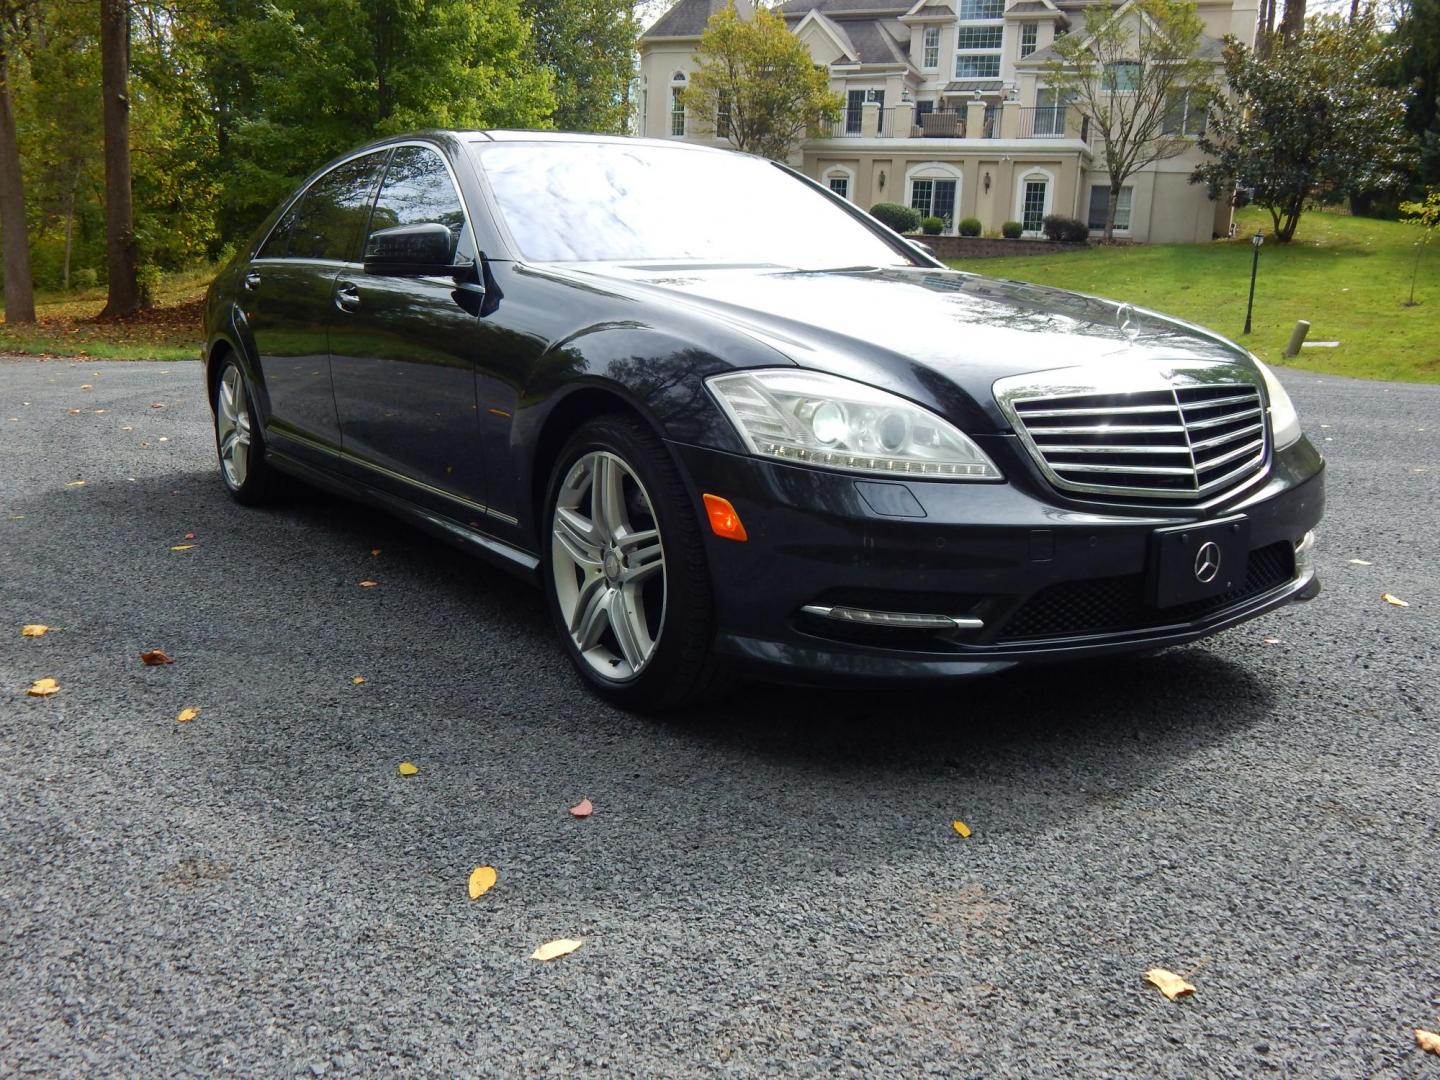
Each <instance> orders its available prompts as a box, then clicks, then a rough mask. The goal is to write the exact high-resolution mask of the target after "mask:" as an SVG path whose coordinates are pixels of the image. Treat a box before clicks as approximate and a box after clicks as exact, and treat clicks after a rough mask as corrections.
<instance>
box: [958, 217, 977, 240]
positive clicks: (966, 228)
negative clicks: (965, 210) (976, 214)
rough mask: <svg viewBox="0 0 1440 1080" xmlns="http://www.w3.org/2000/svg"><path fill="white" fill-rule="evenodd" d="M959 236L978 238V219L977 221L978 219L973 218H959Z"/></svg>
mask: <svg viewBox="0 0 1440 1080" xmlns="http://www.w3.org/2000/svg"><path fill="white" fill-rule="evenodd" d="M960 235H961V236H979V235H980V219H979V218H973V217H967V218H961V219H960Z"/></svg>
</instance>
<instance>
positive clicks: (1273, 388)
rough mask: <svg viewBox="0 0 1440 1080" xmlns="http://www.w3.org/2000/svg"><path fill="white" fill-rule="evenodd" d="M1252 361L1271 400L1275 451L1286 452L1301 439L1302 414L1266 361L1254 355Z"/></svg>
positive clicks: (1271, 421) (1271, 428) (1271, 427)
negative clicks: (1263, 379) (1296, 409)
mask: <svg viewBox="0 0 1440 1080" xmlns="http://www.w3.org/2000/svg"><path fill="white" fill-rule="evenodd" d="M1250 359H1251V360H1253V361H1254V362H1255V366H1256V367H1257V368H1259V369H1260V374H1261V375H1262V376H1264V378H1265V393H1266V396H1267V397H1269V399H1270V430H1271V431H1273V432H1274V433H1275V449H1276V450H1284V449H1285V447H1287V446H1289V445H1290V444H1291V443H1293V442H1296V441H1297V440H1298V439H1299V438H1300V414H1299V413H1297V412H1296V411H1295V403H1294V402H1293V401H1291V400H1290V395H1289V394H1287V393H1286V392H1285V388H1284V387H1283V386H1281V385H1280V380H1279V379H1277V378H1276V377H1275V373H1274V372H1273V371H1271V370H1270V368H1269V367H1267V366H1266V364H1265V361H1263V360H1261V359H1260V358H1259V357H1258V356H1256V355H1255V354H1254V353H1251V354H1250Z"/></svg>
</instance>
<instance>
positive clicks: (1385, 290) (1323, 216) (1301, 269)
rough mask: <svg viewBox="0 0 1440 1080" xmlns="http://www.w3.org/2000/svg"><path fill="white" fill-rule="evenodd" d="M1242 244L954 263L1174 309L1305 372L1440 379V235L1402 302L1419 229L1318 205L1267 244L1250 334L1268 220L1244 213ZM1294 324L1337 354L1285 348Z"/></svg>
mask: <svg viewBox="0 0 1440 1080" xmlns="http://www.w3.org/2000/svg"><path fill="white" fill-rule="evenodd" d="M1237 218H1238V221H1239V225H1240V232H1239V236H1238V238H1237V239H1235V240H1221V241H1216V242H1214V243H1210V244H1157V245H1153V246H1152V245H1134V246H1123V247H1106V248H1095V249H1094V250H1092V251H1085V252H1079V253H1071V254H1056V255H1033V256H1016V257H1013V258H1006V259H974V260H971V261H969V262H963V263H962V262H952V263H951V264H950V265H952V266H955V267H957V268H959V269H962V270H973V271H974V272H976V273H980V274H989V275H992V276H996V277H1009V278H1017V279H1019V280H1021V281H1033V282H1037V283H1040V284H1044V285H1058V286H1060V287H1062V288H1066V289H1075V290H1078V291H1079V292H1086V293H1093V294H1095V295H1097V296H1108V297H1114V298H1116V299H1121V300H1128V301H1130V302H1131V303H1134V304H1138V305H1141V306H1144V307H1149V308H1154V309H1156V310H1158V311H1163V312H1167V313H1169V314H1172V315H1178V316H1180V317H1181V318H1184V319H1189V320H1190V321H1192V322H1197V323H1200V324H1201V325H1203V326H1208V327H1210V328H1211V329H1213V330H1215V331H1217V332H1219V333H1221V334H1224V335H1225V336H1226V337H1228V338H1231V339H1233V340H1235V341H1238V342H1240V343H1242V344H1243V345H1245V346H1246V347H1247V348H1250V349H1252V350H1253V351H1254V352H1255V353H1256V354H1257V355H1259V356H1260V357H1261V358H1262V359H1264V360H1266V361H1269V362H1274V363H1276V364H1289V365H1292V366H1294V367H1299V368H1304V369H1306V370H1309V371H1322V372H1328V373H1331V374H1335V375H1353V376H1356V377H1359V378H1370V379H1395V380H1403V381H1409V382H1440V242H1435V243H1432V244H1431V245H1430V249H1429V250H1427V251H1425V252H1424V253H1423V255H1422V256H1421V264H1420V276H1419V279H1418V281H1417V282H1416V286H1415V299H1416V301H1417V303H1416V305H1415V306H1414V307H1407V306H1405V301H1406V299H1407V298H1408V296H1409V294H1410V273H1411V270H1412V269H1413V267H1414V265H1415V252H1416V247H1415V245H1416V242H1417V241H1418V240H1419V238H1420V237H1421V236H1422V235H1423V234H1422V233H1421V232H1420V230H1419V229H1418V228H1416V227H1414V226H1411V225H1405V224H1401V223H1399V222H1392V221H1374V220H1371V219H1369V218H1352V217H1349V216H1346V215H1341V214H1331V213H1321V212H1316V211H1311V212H1308V213H1306V214H1305V216H1304V217H1303V218H1301V219H1300V228H1299V229H1298V230H1297V233H1296V237H1295V240H1294V241H1292V242H1291V243H1289V244H1286V245H1281V244H1276V243H1274V242H1273V241H1267V242H1266V244H1265V246H1264V247H1263V248H1262V249H1261V251H1260V275H1259V279H1258V283H1257V285H1256V287H1255V315H1254V332H1253V333H1252V334H1251V335H1250V336H1249V337H1248V338H1247V337H1245V336H1244V335H1243V334H1242V333H1241V330H1242V329H1243V328H1244V326H1245V296H1246V292H1247V290H1248V289H1249V286H1250V254H1251V248H1250V237H1251V236H1252V235H1253V234H1254V232H1255V230H1256V229H1259V228H1263V229H1264V230H1265V232H1266V233H1267V234H1268V233H1269V232H1270V215H1269V214H1268V213H1266V212H1264V211H1262V210H1257V209H1254V208H1250V209H1246V210H1242V211H1240V213H1239V214H1238V215H1237ZM1296 319H1305V320H1307V321H1308V322H1309V323H1310V337H1309V340H1310V341H1338V342H1340V345H1339V347H1337V348H1333V349H1303V350H1301V353H1300V356H1299V357H1298V358H1297V359H1294V360H1283V359H1282V358H1281V352H1282V351H1283V350H1284V348H1285V342H1286V340H1287V339H1288V338H1289V336H1290V330H1291V328H1292V327H1294V325H1295V320H1296Z"/></svg>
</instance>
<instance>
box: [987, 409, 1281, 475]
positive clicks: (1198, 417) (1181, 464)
mask: <svg viewBox="0 0 1440 1080" xmlns="http://www.w3.org/2000/svg"><path fill="white" fill-rule="evenodd" d="M1008 404H1009V407H1010V409H1011V411H1012V413H1013V418H1014V419H1015V420H1016V422H1017V427H1018V428H1019V429H1020V431H1021V434H1022V435H1023V437H1024V439H1025V441H1026V444H1027V445H1028V446H1029V448H1030V450H1031V451H1032V453H1033V454H1034V455H1035V457H1036V459H1037V460H1038V461H1039V463H1040V465H1041V467H1042V468H1043V469H1044V470H1045V474H1046V476H1048V477H1049V479H1050V481H1051V482H1052V483H1053V484H1055V486H1057V487H1059V488H1062V489H1064V490H1067V491H1074V492H1084V493H1089V494H1095V495H1133V496H1148V497H1150V498H1162V499H1175V500H1187V499H1188V500H1199V499H1203V498H1206V497H1208V496H1211V495H1216V494H1219V493H1220V492H1222V491H1224V490H1225V489H1226V488H1229V487H1231V486H1232V485H1234V484H1237V483H1239V482H1240V481H1241V480H1243V479H1244V478H1245V477H1247V476H1250V475H1251V474H1252V473H1254V472H1256V471H1257V470H1258V469H1259V468H1260V467H1261V466H1262V465H1263V464H1264V462H1265V446H1266V443H1265V440H1266V434H1265V431H1266V428H1265V407H1264V403H1263V401H1262V400H1261V397H1260V390H1259V388H1258V387H1257V386H1254V385H1252V384H1249V383H1223V384H1214V383H1211V384H1198V385H1190V386H1174V387H1170V388H1168V389H1154V390H1140V391H1135V392H1128V393H1066V394H1063V395H1048V396H1037V397H1026V396H1022V395H1015V396H1011V397H1010V398H1009V401H1008Z"/></svg>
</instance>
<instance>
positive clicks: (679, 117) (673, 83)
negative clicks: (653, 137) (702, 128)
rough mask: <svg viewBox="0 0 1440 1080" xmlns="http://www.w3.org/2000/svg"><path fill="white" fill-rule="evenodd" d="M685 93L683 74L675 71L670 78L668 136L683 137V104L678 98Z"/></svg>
mask: <svg viewBox="0 0 1440 1080" xmlns="http://www.w3.org/2000/svg"><path fill="white" fill-rule="evenodd" d="M684 91H685V72H683V71H677V72H675V74H673V75H671V76H670V134H671V135H672V136H675V137H676V138H683V137H684V135H685V102H684V100H683V99H682V98H681V97H680V95H681V94H682V93H684Z"/></svg>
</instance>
